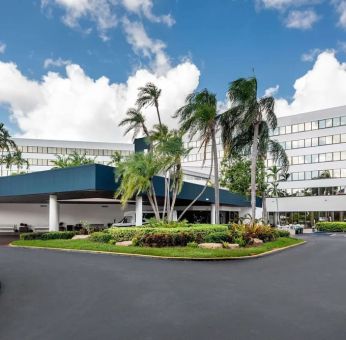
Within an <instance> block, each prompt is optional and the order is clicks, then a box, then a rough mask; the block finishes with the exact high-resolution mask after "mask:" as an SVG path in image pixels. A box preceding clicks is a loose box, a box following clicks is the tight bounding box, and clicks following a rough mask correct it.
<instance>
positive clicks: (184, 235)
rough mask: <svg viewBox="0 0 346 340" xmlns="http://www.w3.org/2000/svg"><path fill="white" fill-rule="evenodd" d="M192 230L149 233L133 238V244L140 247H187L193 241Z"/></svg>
mask: <svg viewBox="0 0 346 340" xmlns="http://www.w3.org/2000/svg"><path fill="white" fill-rule="evenodd" d="M193 238H194V236H193V234H192V233H191V232H180V233H165V232H161V233H149V234H144V235H142V236H139V237H135V238H134V239H133V244H134V245H135V246H140V247H186V246H187V244H188V243H191V242H193Z"/></svg>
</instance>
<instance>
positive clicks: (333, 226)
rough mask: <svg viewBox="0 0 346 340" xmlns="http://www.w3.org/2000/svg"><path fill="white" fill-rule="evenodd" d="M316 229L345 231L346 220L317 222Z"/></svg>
mask: <svg viewBox="0 0 346 340" xmlns="http://www.w3.org/2000/svg"><path fill="white" fill-rule="evenodd" d="M316 229H317V230H318V231H325V232H333V233H334V232H346V222H317V223H316Z"/></svg>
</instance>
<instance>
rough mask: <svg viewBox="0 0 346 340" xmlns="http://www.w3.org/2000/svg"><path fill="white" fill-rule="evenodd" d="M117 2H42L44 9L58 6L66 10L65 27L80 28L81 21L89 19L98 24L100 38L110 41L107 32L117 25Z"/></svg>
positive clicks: (90, 0) (70, 0)
mask: <svg viewBox="0 0 346 340" xmlns="http://www.w3.org/2000/svg"><path fill="white" fill-rule="evenodd" d="M116 2H117V1H116V0H41V5H42V7H43V8H46V7H48V6H51V5H56V6H58V7H60V8H62V9H64V10H65V14H64V16H63V17H62V20H63V22H64V23H65V25H67V26H69V27H72V28H76V27H79V21H80V20H81V19H84V18H86V19H89V20H90V21H92V22H94V23H95V24H96V27H97V30H98V32H99V34H100V37H101V38H102V39H103V40H108V36H107V31H108V30H109V29H110V28H113V27H115V26H116V25H117V17H116V15H115V13H114V5H115V4H116ZM88 31H90V30H87V32H88Z"/></svg>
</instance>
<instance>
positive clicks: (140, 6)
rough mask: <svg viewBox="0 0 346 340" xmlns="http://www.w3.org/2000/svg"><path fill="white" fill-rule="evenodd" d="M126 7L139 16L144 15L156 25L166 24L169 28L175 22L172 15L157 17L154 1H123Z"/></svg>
mask: <svg viewBox="0 0 346 340" xmlns="http://www.w3.org/2000/svg"><path fill="white" fill-rule="evenodd" d="M122 3H123V5H124V7H125V8H126V9H127V10H128V11H130V12H134V13H137V14H143V15H144V16H145V17H146V18H147V19H148V20H150V21H151V22H156V23H164V24H166V25H168V26H172V25H174V23H175V20H174V19H173V18H172V16H171V15H170V14H167V15H161V16H156V15H154V14H153V11H152V9H153V2H152V0H122Z"/></svg>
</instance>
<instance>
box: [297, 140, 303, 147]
mask: <svg viewBox="0 0 346 340" xmlns="http://www.w3.org/2000/svg"><path fill="white" fill-rule="evenodd" d="M304 146H305V140H304V139H300V140H299V141H298V148H303V147H304Z"/></svg>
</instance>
